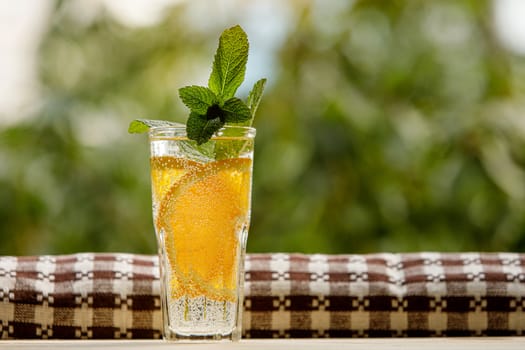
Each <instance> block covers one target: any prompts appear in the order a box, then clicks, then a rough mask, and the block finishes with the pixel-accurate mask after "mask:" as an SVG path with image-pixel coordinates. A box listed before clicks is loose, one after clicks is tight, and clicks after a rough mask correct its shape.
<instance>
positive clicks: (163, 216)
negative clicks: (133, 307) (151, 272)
mask: <svg viewBox="0 0 525 350" xmlns="http://www.w3.org/2000/svg"><path fill="white" fill-rule="evenodd" d="M254 137H255V129H253V128H249V127H225V128H223V129H221V130H220V131H219V132H217V133H216V134H215V135H214V136H213V137H212V139H211V140H210V141H208V142H207V143H205V144H202V145H197V143H196V142H195V141H192V140H189V139H188V138H187V137H186V129H185V127H161V128H153V129H151V130H150V133H149V140H150V149H151V161H150V164H151V184H152V201H153V221H154V226H155V231H156V236H157V243H158V250H159V260H160V272H161V274H160V275H161V306H162V314H163V336H164V338H165V339H168V340H178V339H180V340H232V341H237V340H239V339H240V337H241V325H242V309H243V305H242V303H243V283H244V255H245V251H246V240H247V236H248V227H249V224H250V210H251V187H252V163H253V147H254Z"/></svg>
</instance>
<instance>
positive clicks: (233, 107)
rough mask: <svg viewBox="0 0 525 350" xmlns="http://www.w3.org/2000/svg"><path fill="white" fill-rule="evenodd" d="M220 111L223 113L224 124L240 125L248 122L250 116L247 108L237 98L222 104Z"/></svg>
mask: <svg viewBox="0 0 525 350" xmlns="http://www.w3.org/2000/svg"><path fill="white" fill-rule="evenodd" d="M221 109H222V111H223V112H224V120H225V122H226V123H233V124H236V123H242V122H245V121H247V120H249V119H250V118H251V116H252V115H251V112H250V109H249V108H248V106H246V104H245V103H244V102H242V101H241V99H239V98H237V97H232V98H230V99H228V100H227V101H226V102H224V105H223V106H222V107H221Z"/></svg>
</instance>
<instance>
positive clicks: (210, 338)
mask: <svg viewBox="0 0 525 350" xmlns="http://www.w3.org/2000/svg"><path fill="white" fill-rule="evenodd" d="M163 338H164V340H167V341H182V342H217V341H225V342H232V341H234V342H236V341H239V340H240V339H241V334H240V332H236V331H234V332H232V333H230V334H181V333H177V332H173V331H171V330H168V331H165V332H164V334H163Z"/></svg>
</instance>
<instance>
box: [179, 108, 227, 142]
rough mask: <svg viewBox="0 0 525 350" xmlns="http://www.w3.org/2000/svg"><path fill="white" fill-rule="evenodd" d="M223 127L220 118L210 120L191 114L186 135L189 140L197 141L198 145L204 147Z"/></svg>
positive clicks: (203, 116)
mask: <svg viewBox="0 0 525 350" xmlns="http://www.w3.org/2000/svg"><path fill="white" fill-rule="evenodd" d="M223 126H224V122H222V121H221V119H220V118H219V117H216V118H213V119H208V118H207V117H206V116H205V115H200V114H197V113H195V112H191V113H190V117H189V118H188V122H187V124H186V134H187V136H188V138H189V139H191V140H195V141H196V142H197V144H198V145H202V144H203V143H205V142H207V141H208V140H209V139H210V138H211V137H212V135H213V134H214V133H215V132H217V131H218V130H219V129H220V128H222V127H223Z"/></svg>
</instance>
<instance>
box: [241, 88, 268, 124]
mask: <svg viewBox="0 0 525 350" xmlns="http://www.w3.org/2000/svg"><path fill="white" fill-rule="evenodd" d="M265 86H266V79H260V80H258V81H257V82H256V83H255V84H254V85H253V88H252V91H250V93H249V94H248V99H247V101H246V103H247V105H248V108H250V111H251V113H252V118H253V117H254V115H255V112H256V111H257V107H259V102H261V97H262V95H263V92H264V87H265Z"/></svg>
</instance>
